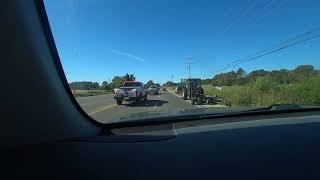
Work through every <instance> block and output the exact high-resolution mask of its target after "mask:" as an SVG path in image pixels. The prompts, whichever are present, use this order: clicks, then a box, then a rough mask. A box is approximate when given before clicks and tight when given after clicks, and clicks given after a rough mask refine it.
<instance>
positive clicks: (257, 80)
mask: <svg viewBox="0 0 320 180" xmlns="http://www.w3.org/2000/svg"><path fill="white" fill-rule="evenodd" d="M202 84H205V85H203V88H204V91H205V93H206V94H207V95H218V96H220V97H222V98H224V99H227V100H228V101H231V103H232V106H269V105H271V104H278V103H290V104H299V105H320V71H319V70H317V69H315V68H314V67H313V66H311V65H301V66H298V67H297V68H295V69H294V70H286V69H282V70H274V71H265V70H257V71H253V72H251V73H249V74H246V72H245V71H244V70H243V69H241V68H240V69H239V70H238V71H236V72H235V71H231V72H227V73H221V74H218V75H216V76H214V77H213V78H212V79H206V80H203V81H202Z"/></svg>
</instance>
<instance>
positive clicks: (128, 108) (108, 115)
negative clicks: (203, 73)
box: [76, 92, 200, 123]
mask: <svg viewBox="0 0 320 180" xmlns="http://www.w3.org/2000/svg"><path fill="white" fill-rule="evenodd" d="M76 100H77V101H78V103H79V104H80V106H81V107H82V108H83V109H84V110H85V111H86V112H87V113H88V114H89V115H90V116H91V117H93V118H94V119H96V120H97V121H99V122H102V123H111V122H119V121H121V120H123V119H126V118H137V117H142V116H150V115H151V116H156V115H158V114H161V113H162V114H163V113H166V114H171V113H176V112H179V111H182V110H185V109H197V108H200V106H193V105H191V103H190V102H187V101H183V100H182V99H181V98H180V97H178V96H176V95H174V94H172V93H170V92H159V94H158V95H149V94H148V100H147V101H144V102H141V103H129V102H124V104H123V105H117V104H116V103H115V101H114V99H113V95H112V94H110V95H101V96H88V97H80V98H76Z"/></svg>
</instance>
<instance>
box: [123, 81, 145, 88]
mask: <svg viewBox="0 0 320 180" xmlns="http://www.w3.org/2000/svg"><path fill="white" fill-rule="evenodd" d="M123 86H125V87H135V86H141V83H139V82H125V83H124V84H123Z"/></svg>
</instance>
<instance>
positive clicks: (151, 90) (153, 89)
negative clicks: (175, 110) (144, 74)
mask: <svg viewBox="0 0 320 180" xmlns="http://www.w3.org/2000/svg"><path fill="white" fill-rule="evenodd" d="M158 92H159V88H158V87H157V86H150V87H149V88H148V89H147V93H148V94H154V95H157V94H158Z"/></svg>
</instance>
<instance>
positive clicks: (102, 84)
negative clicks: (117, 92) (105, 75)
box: [101, 81, 111, 90]
mask: <svg viewBox="0 0 320 180" xmlns="http://www.w3.org/2000/svg"><path fill="white" fill-rule="evenodd" d="M101 89H104V90H110V89H111V85H110V84H109V83H108V81H103V82H102V83H101Z"/></svg>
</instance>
